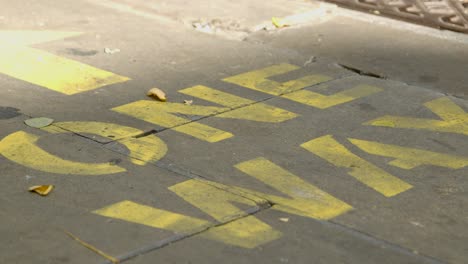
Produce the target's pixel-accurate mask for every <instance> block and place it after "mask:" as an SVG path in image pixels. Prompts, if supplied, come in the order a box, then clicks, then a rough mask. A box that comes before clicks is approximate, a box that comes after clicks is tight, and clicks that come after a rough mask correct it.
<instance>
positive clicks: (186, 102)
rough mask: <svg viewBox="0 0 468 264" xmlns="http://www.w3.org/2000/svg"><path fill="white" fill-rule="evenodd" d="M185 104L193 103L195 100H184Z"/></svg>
mask: <svg viewBox="0 0 468 264" xmlns="http://www.w3.org/2000/svg"><path fill="white" fill-rule="evenodd" d="M184 104H185V105H192V104H193V100H184Z"/></svg>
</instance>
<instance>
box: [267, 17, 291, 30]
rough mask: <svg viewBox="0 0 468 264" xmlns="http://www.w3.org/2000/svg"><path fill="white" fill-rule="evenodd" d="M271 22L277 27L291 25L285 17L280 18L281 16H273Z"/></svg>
mask: <svg viewBox="0 0 468 264" xmlns="http://www.w3.org/2000/svg"><path fill="white" fill-rule="evenodd" d="M271 22H272V23H273V25H274V26H275V27H277V28H282V27H287V26H289V25H288V24H287V23H286V22H285V21H284V20H283V19H281V18H279V17H272V18H271Z"/></svg>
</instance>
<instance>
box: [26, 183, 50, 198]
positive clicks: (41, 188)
mask: <svg viewBox="0 0 468 264" xmlns="http://www.w3.org/2000/svg"><path fill="white" fill-rule="evenodd" d="M52 189H54V186H53V185H36V186H32V187H29V189H28V190H29V191H30V192H35V193H37V194H39V195H42V196H46V195H48V194H49V193H50V192H51V191H52Z"/></svg>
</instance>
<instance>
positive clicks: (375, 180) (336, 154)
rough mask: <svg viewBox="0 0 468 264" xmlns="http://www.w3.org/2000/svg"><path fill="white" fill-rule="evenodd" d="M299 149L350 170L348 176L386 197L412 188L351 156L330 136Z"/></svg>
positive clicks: (310, 142) (312, 141)
mask: <svg viewBox="0 0 468 264" xmlns="http://www.w3.org/2000/svg"><path fill="white" fill-rule="evenodd" d="M301 147H303V148H305V149H307V150H308V151H310V152H312V153H314V154H315V155H317V156H319V157H321V158H323V159H325V160H327V161H328V162H330V163H332V164H333V165H335V166H338V167H343V168H347V169H350V171H349V172H348V174H349V175H351V176H353V177H354V178H356V179H357V180H359V181H360V182H362V183H363V184H365V185H367V186H369V187H371V188H372V189H374V190H376V191H378V192H379V193H381V194H383V195H384V196H386V197H391V196H394V195H397V194H399V193H402V192H404V191H406V190H408V189H410V188H412V186H411V185H410V184H408V183H406V182H404V181H402V180H400V179H399V178H397V177H395V176H393V175H391V174H389V173H387V172H385V171H384V170H382V169H380V168H379V167H377V166H375V165H373V164H372V163H370V162H368V161H366V160H364V159H362V158H360V157H358V156H357V155H355V154H353V153H352V152H350V151H349V150H348V149H346V147H345V146H343V145H341V144H340V143H338V141H336V140H335V139H334V138H333V137H332V136H331V135H327V136H323V137H320V138H316V139H313V140H311V141H309V142H306V143H304V144H302V145H301Z"/></svg>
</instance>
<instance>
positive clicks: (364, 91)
mask: <svg viewBox="0 0 468 264" xmlns="http://www.w3.org/2000/svg"><path fill="white" fill-rule="evenodd" d="M381 91H383V89H381V88H378V87H375V86H370V85H358V86H356V87H354V88H351V89H348V90H344V91H342V92H338V93H335V94H332V95H322V94H319V93H315V92H312V91H308V90H300V91H297V92H293V93H289V94H285V95H283V96H282V97H284V98H287V99H290V100H293V101H295V102H298V103H302V104H305V105H310V106H313V107H317V108H320V109H326V108H329V107H332V106H335V105H340V104H344V103H347V102H351V101H353V100H356V99H359V98H362V97H366V96H369V95H372V94H375V93H378V92H381Z"/></svg>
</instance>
